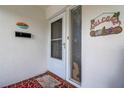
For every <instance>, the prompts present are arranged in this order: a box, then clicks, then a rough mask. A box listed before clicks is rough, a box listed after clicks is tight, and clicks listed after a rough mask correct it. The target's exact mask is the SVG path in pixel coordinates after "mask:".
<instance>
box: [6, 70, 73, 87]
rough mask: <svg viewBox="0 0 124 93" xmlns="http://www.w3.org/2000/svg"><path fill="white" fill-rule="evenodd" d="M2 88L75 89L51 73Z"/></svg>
mask: <svg viewBox="0 0 124 93" xmlns="http://www.w3.org/2000/svg"><path fill="white" fill-rule="evenodd" d="M4 88H75V86H73V85H72V84H70V83H68V82H67V81H65V80H63V79H61V78H60V77H58V76H56V75H55V74H53V73H51V72H47V73H45V74H42V75H39V76H36V77H33V78H30V79H28V80H24V81H21V82H18V83H16V84H12V85H9V86H6V87H4Z"/></svg>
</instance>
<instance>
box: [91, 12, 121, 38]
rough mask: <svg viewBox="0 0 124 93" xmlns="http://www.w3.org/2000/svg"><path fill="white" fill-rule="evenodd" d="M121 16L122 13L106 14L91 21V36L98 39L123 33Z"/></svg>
mask: <svg viewBox="0 0 124 93" xmlns="http://www.w3.org/2000/svg"><path fill="white" fill-rule="evenodd" d="M119 16H120V12H111V13H110V12H105V13H102V14H100V15H98V16H97V17H96V18H94V19H92V20H91V28H90V30H91V32H90V35H91V36H92V37H96V36H104V35H110V34H118V33H120V32H122V27H121V26H120V25H121V21H120V20H119Z"/></svg>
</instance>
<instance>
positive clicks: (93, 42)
mask: <svg viewBox="0 0 124 93" xmlns="http://www.w3.org/2000/svg"><path fill="white" fill-rule="evenodd" d="M123 9H124V6H83V7H82V28H83V29H82V32H83V38H84V40H83V42H84V45H83V46H84V48H83V50H84V55H83V56H84V57H83V58H84V62H83V61H82V67H83V70H82V76H83V77H82V87H124V57H123V56H124V43H123V39H124V32H122V33H120V34H115V35H107V36H99V37H90V35H89V33H90V21H91V19H93V18H95V17H96V16H97V15H99V14H101V13H102V12H118V11H120V18H119V19H120V20H121V22H122V25H121V26H122V28H123V29H124V21H123V20H124V11H123ZM101 28H102V27H101Z"/></svg>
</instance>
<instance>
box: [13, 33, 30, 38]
mask: <svg viewBox="0 0 124 93" xmlns="http://www.w3.org/2000/svg"><path fill="white" fill-rule="evenodd" d="M15 37H24V38H31V33H24V32H15Z"/></svg>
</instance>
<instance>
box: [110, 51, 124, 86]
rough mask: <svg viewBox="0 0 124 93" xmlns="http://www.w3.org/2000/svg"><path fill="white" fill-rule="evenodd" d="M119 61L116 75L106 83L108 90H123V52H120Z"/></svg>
mask: <svg viewBox="0 0 124 93" xmlns="http://www.w3.org/2000/svg"><path fill="white" fill-rule="evenodd" d="M119 55H120V59H119V60H120V61H118V63H117V72H116V73H117V74H116V75H115V76H114V77H113V78H111V80H109V82H108V87H110V88H124V50H121V51H120V54H119Z"/></svg>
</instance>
